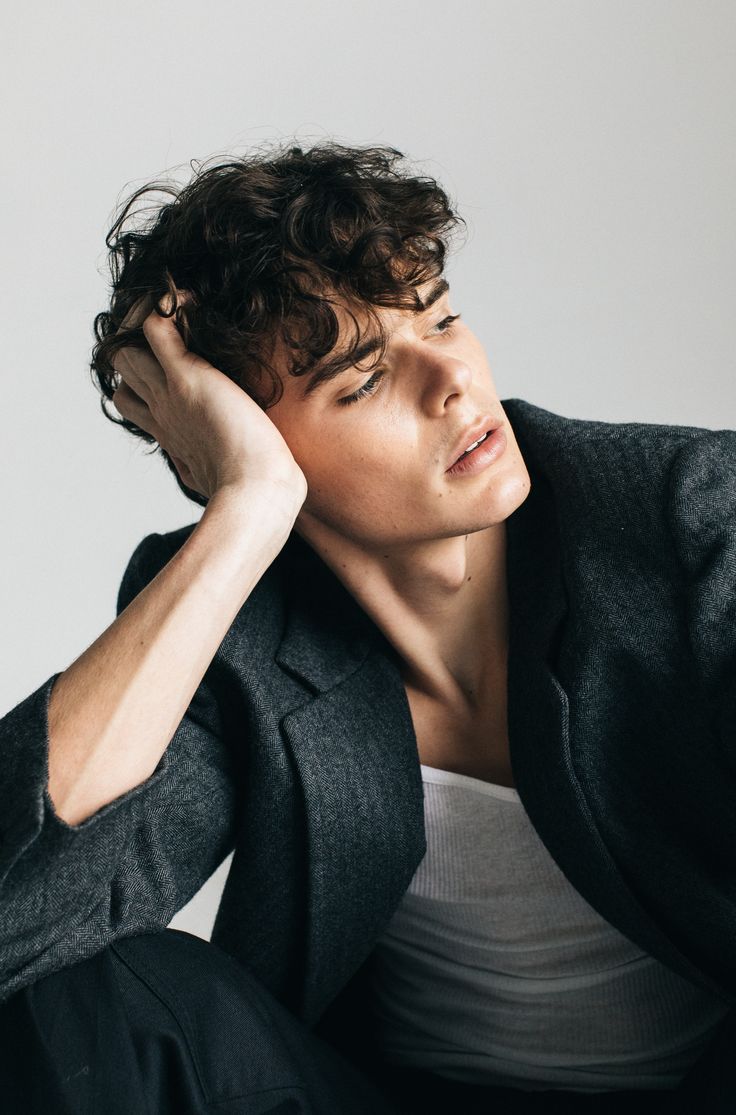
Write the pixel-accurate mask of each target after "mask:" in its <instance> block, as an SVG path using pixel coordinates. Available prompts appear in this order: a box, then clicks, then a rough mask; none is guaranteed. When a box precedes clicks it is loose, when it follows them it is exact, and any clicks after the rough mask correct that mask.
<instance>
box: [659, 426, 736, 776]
mask: <svg viewBox="0 0 736 1115" xmlns="http://www.w3.org/2000/svg"><path fill="white" fill-rule="evenodd" d="M669 514H670V522H671V525H672V530H673V535H674V539H675V545H676V547H677V550H678V556H679V559H680V563H681V565H682V568H683V570H684V578H685V586H686V587H685V591H686V602H685V606H686V622H687V628H688V636H689V642H690V647H691V651H692V655H693V658H694V661H695V666H696V670H697V674H698V679H699V681H700V684H701V687H702V694H703V697H704V699H705V700H706V701H707V703H708V706H709V708H710V711H711V713H712V717H713V723H714V726H715V729H716V731H717V733H718V738H719V741H720V743H721V745H722V750H723V754H724V758H725V759H726V762H727V763H728V765H729V767H730V770H731V772H732V773H734V774H736V430H706V431H704V432H703V433H701V434H699V435H697V436H695V437H693V438H691V439H689V440H688V441H687V442H686V443H685V444H684V445H683V446H682V447H681V448H680V450H679V451H678V453H677V455H676V457H675V459H674V462H673V466H672V470H671V472H670V489H669Z"/></svg>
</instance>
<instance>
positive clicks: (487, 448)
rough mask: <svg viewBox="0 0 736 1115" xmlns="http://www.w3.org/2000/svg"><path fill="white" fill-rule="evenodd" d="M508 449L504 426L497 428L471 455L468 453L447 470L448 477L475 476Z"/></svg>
mask: <svg viewBox="0 0 736 1115" xmlns="http://www.w3.org/2000/svg"><path fill="white" fill-rule="evenodd" d="M505 448H506V432H505V430H504V428H503V426H497V427H496V429H495V430H494V431H493V433H490V434H489V435H488V437H487V438H486V439H485V441H482V442H481V443H480V445H477V446H476V447H475V449H473V450H471V452H470V453H466V455H465V456H464V457H461V458H460V460H459V461H456V462H455V464H454V465H453V466H452V468H448V469H447V473H446V475H447V476H474V475H475V474H476V472H482V471H483V469H484V468H487V467H488V465H490V464H492V463H493V461H495V460H497V459H498V458H499V457H500V456H501V454H502V453H503V451H504V449H505Z"/></svg>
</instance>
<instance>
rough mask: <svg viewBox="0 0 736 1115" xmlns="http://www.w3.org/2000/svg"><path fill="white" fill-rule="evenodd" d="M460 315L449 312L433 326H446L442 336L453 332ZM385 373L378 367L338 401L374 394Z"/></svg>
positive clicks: (348, 401)
mask: <svg viewBox="0 0 736 1115" xmlns="http://www.w3.org/2000/svg"><path fill="white" fill-rule="evenodd" d="M459 317H460V314H449V315H448V317H443V318H442V320H441V321H438V322H437V324H436V325H435V326H433V328H434V329H440V326H444V328H442V329H440V336H444V335H445V334H448V333H452V332H453V323H454V322H456V321H457V319H458V318H459ZM384 374H385V373H384V371H383V370H382V369H381V368H378V369H377V370H376V371H375V372H374V373H373V375H372V376H371V377H370V379H367V380H366V381H365V383H364V384H363V386H362V387H359V388H358V390H357V391H353V393H352V395H344V396H343V398H342V399H338V400H337V401H338V403H339V404H340V406H347V405H348V404H349V403H357V402H359V400H360V399H364V398H366V396H367V395H373V394H374V392H375V390H376V388H377V387H378V384H379V383H380V381H381V379H382V378H383V376H384Z"/></svg>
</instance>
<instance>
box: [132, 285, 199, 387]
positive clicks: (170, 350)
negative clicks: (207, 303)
mask: <svg viewBox="0 0 736 1115" xmlns="http://www.w3.org/2000/svg"><path fill="white" fill-rule="evenodd" d="M190 301H191V295H190V294H189V292H188V291H177V292H176V309H177V310H178V308H179V306H182V305H185V304H186V303H187V302H190ZM159 305H160V307H161V310H163V312H164V314H165V315H166V316H162V314H160V313H159V312H158V311H157V310H156V309H155V308H154V309H153V310H152V311H151V313H149V315H148V316H147V317H146V319H145V321H144V322H143V332H144V334H145V337H146V340H147V341H148V343H149V345H150V346H151V350H152V352H153V354H154V356H155V357H156V359H157V360H158V362H159V364H160V365H161V366H162V368H163V369H164V370H165V371H169V370H171V368H172V366H173V367H174V368H176V366H177V363H178V362H180V361H181V359H182V357H184V356H185V355H187V353H188V349H187V347H186V345H185V343H184V340H183V338H182V336H181V333H180V332H179V329H178V328H177V324H176V316H177V315H176V312H175V303H174V299H173V298H172V296H171V294H165V295H164V296H163V298H162V299H161V301H160V303H159ZM172 310H173V311H174V312H172Z"/></svg>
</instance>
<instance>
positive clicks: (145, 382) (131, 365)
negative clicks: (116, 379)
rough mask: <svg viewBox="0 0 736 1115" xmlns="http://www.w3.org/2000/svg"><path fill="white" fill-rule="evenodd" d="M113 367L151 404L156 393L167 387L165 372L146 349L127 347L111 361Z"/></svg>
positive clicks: (124, 380)
mask: <svg viewBox="0 0 736 1115" xmlns="http://www.w3.org/2000/svg"><path fill="white" fill-rule="evenodd" d="M111 364H112V367H113V369H114V371H115V372H117V374H118V375H119V376H120V378H121V379H122V380H123V382H124V383H127V384H128V385H129V386H130V387H132V388H133V390H134V391H135V393H136V395H138V396H139V397H140V398H141V399H143V400H144V402H146V403H150V402H151V401H152V400H153V398H154V397H155V395H156V392H157V391H158V390H160V389H162V388H163V387H165V385H166V376H165V375H164V370H163V368H162V367H161V365H160V364H159V362H158V360H157V359H156V357H155V356H154V355H153V354H152V353H151V352H148V351H146V350H145V349H140V348H133V347H132V345H126V346H125V348H121V349H119V350H118V351H117V352H116V353H115V355H114V356H113V358H112V360H111Z"/></svg>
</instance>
